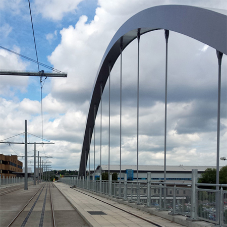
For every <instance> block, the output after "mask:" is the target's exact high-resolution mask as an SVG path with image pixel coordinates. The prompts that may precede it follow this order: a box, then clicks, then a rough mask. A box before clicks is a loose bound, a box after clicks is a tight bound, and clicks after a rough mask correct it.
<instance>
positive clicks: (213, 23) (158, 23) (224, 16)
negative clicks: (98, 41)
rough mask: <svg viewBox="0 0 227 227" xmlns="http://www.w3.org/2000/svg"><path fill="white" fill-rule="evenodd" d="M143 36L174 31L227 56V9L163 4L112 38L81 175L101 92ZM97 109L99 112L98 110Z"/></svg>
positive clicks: (92, 105)
mask: <svg viewBox="0 0 227 227" xmlns="http://www.w3.org/2000/svg"><path fill="white" fill-rule="evenodd" d="M139 28H140V35H143V34H145V33H147V32H151V31H155V30H160V29H164V30H169V31H174V32H177V33H180V34H183V35H186V36H189V37H191V38H193V39H196V40H198V41H200V42H202V43H204V44H207V45H208V46H210V47H213V48H214V49H216V50H217V51H219V52H221V53H223V54H225V55H227V41H226V40H227V11H224V10H216V9H207V8H200V7H194V6H185V5H163V6H156V7H151V8H148V9H145V10H143V11H141V12H139V13H137V14H135V15H134V16H132V17H131V18H130V19H128V20H127V21H126V22H125V23H124V24H123V25H122V26H121V27H120V28H119V29H118V31H117V32H116V34H115V35H114V36H113V38H112V40H111V41H110V43H109V45H108V47H107V49H106V51H105V53H104V55H103V58H102V60H101V63H100V66H99V68H98V71H97V75H96V79H95V83H94V87H93V91H92V96H91V100H90V107H89V112H88V116H87V123H86V128H85V133H84V140H83V144H82V152H81V159H80V167H79V174H80V176H84V175H85V167H86V163H87V159H88V154H89V152H90V142H91V137H92V133H93V129H94V125H95V118H96V114H97V109H98V107H99V104H100V99H101V95H100V84H102V88H103V89H102V91H103V90H104V87H105V84H106V82H107V79H108V77H109V70H110V69H112V67H113V65H114V64H115V62H116V60H117V58H118V57H119V55H120V53H121V51H120V46H121V45H122V50H124V49H125V48H126V47H127V45H129V44H130V43H131V42H132V41H133V40H134V39H136V38H137V32H138V29H139ZM95 109H96V112H95Z"/></svg>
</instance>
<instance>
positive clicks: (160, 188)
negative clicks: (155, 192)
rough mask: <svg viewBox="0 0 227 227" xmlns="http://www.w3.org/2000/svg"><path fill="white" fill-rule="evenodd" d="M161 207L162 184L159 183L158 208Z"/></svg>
mask: <svg viewBox="0 0 227 227" xmlns="http://www.w3.org/2000/svg"><path fill="white" fill-rule="evenodd" d="M161 209H162V184H159V210H161Z"/></svg>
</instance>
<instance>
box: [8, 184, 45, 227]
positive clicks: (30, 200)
mask: <svg viewBox="0 0 227 227" xmlns="http://www.w3.org/2000/svg"><path fill="white" fill-rule="evenodd" d="M44 187H45V185H44V186H42V187H40V188H39V190H38V191H37V192H36V193H35V194H34V195H33V196H32V197H31V198H30V199H29V200H28V202H27V203H26V204H25V205H24V207H23V208H22V209H21V211H19V213H18V214H17V215H16V217H15V218H14V219H13V220H12V221H11V222H10V223H9V225H8V226H7V227H10V226H11V225H12V224H13V223H14V222H15V221H16V219H17V218H18V217H19V215H20V214H21V213H22V212H23V211H24V209H25V208H26V207H27V206H28V204H29V203H30V202H31V201H32V199H33V198H34V197H35V196H36V195H37V194H38V192H39V191H40V190H41V189H42V188H44Z"/></svg>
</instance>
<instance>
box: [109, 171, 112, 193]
mask: <svg viewBox="0 0 227 227" xmlns="http://www.w3.org/2000/svg"><path fill="white" fill-rule="evenodd" d="M109 178H110V179H109V196H112V174H111V173H110V174H109Z"/></svg>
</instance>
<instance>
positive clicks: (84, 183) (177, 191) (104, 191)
mask: <svg viewBox="0 0 227 227" xmlns="http://www.w3.org/2000/svg"><path fill="white" fill-rule="evenodd" d="M192 173H193V174H192V175H193V176H192V183H190V184H186V183H184V184H183V183H174V182H173V183H172V182H151V181H148V182H135V181H127V178H126V177H125V180H124V181H121V182H119V181H112V179H110V181H101V183H100V180H89V179H86V180H85V179H84V177H83V178H82V179H78V178H75V177H74V178H72V177H70V178H67V177H65V178H61V181H62V182H63V183H66V184H69V185H70V186H73V185H75V186H76V187H78V188H81V189H86V190H89V191H91V192H95V193H99V194H100V195H108V196H110V197H114V198H119V199H123V200H126V201H129V202H133V203H136V204H138V205H144V206H147V207H153V208H156V209H159V210H167V211H170V213H169V214H171V215H177V214H178V215H179V214H180V215H184V216H187V217H188V218H190V219H191V220H204V221H208V222H210V223H214V224H216V225H220V226H227V191H226V190H224V189H226V188H227V185H221V184H219V185H215V184H201V183H197V182H196V180H195V179H197V177H196V176H197V171H194V172H192ZM148 179H149V178H148ZM193 179H194V180H193ZM100 185H101V186H100ZM216 186H218V187H219V190H215V189H213V188H216ZM211 188H212V189H211ZM223 188H224V189H223Z"/></svg>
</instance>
